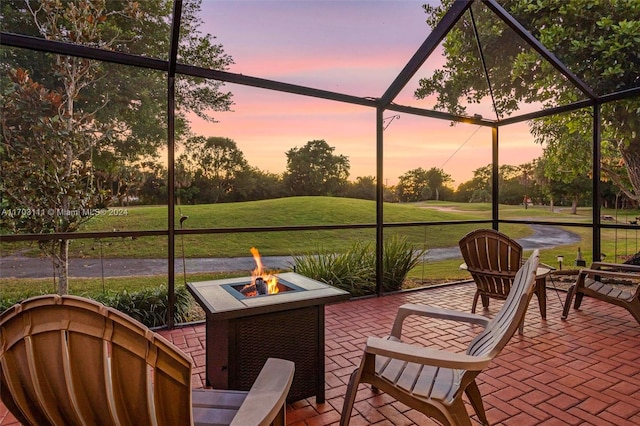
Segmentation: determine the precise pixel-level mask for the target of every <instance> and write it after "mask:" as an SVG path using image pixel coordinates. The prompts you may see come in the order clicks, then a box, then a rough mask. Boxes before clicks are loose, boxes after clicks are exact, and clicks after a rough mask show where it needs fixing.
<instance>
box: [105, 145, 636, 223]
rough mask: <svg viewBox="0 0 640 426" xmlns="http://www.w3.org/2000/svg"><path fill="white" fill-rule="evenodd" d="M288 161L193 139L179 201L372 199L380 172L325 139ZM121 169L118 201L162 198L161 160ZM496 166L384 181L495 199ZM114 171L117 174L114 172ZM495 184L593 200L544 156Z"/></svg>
mask: <svg viewBox="0 0 640 426" xmlns="http://www.w3.org/2000/svg"><path fill="white" fill-rule="evenodd" d="M285 155H286V157H287V168H286V170H285V172H283V173H279V174H278V173H271V172H265V171H262V170H260V169H258V168H256V167H252V166H251V165H250V164H249V163H248V161H247V160H246V158H245V156H244V153H243V152H242V151H241V150H240V149H239V148H238V146H237V144H236V142H235V141H233V140H232V139H229V138H224V137H209V138H204V137H202V136H197V137H192V138H190V139H189V140H188V141H187V143H186V145H185V149H184V152H183V153H182V154H181V155H179V156H178V159H177V162H176V168H175V186H176V202H177V204H209V203H228V202H237V201H254V200H262V199H270V198H280V197H291V196H336V197H349V198H360V199H365V200H375V198H376V178H375V177H374V176H358V177H356V178H355V180H349V176H350V163H349V158H348V157H346V156H344V155H340V154H338V153H336V148H335V147H332V146H330V145H329V144H328V143H327V142H326V141H325V140H312V141H308V142H307V143H306V144H305V145H304V146H302V147H300V148H298V147H295V148H291V149H290V150H288V151H287V152H286V153H285ZM120 172H121V174H118V176H117V179H113V180H112V181H111V182H110V183H109V184H110V186H111V194H112V197H113V202H115V203H119V204H130V203H132V202H134V203H141V204H165V203H166V202H167V201H168V200H167V177H166V176H167V172H166V168H164V167H162V166H161V165H159V163H153V164H149V163H147V164H146V165H145V167H144V168H135V167H129V168H121V169H120ZM492 173H493V172H492V165H491V164H487V165H486V166H484V167H480V168H478V169H476V170H474V171H473V177H472V178H471V179H470V180H468V181H466V182H463V183H461V184H460V185H459V186H458V187H457V188H454V187H453V186H452V183H453V180H452V178H451V175H449V174H448V173H446V172H445V171H444V170H442V169H441V168H437V167H431V168H429V169H425V168H422V167H419V168H416V169H412V170H408V171H407V172H405V173H404V174H402V175H401V176H398V183H397V184H396V185H393V186H387V185H384V201H386V202H419V201H428V200H440V201H456V202H465V203H466V202H469V203H473V202H491V197H492ZM114 177H115V176H112V178H114ZM602 187H603V194H602V197H603V201H604V203H605V204H606V205H612V206H613V205H614V203H615V202H616V201H621V200H625V201H626V202H628V205H633V200H631V199H629V198H627V197H625V196H624V193H622V191H620V190H619V189H617V187H616V186H615V185H614V184H613V183H612V182H611V181H605V182H602ZM498 190H499V200H498V202H499V203H501V204H510V205H518V204H522V205H524V206H525V207H527V206H528V205H530V204H538V205H542V204H544V205H549V206H550V207H551V208H553V206H554V204H555V205H564V206H571V208H572V211H573V212H574V213H575V212H576V209H577V207H578V206H581V205H582V206H584V205H590V203H591V198H592V197H591V190H592V182H591V178H590V177H589V176H588V175H587V174H585V175H583V176H580V177H579V178H576V179H574V181H573V182H572V183H571V184H567V183H565V182H564V181H562V180H556V179H553V178H549V177H548V176H547V175H546V174H545V159H544V158H543V157H541V158H537V159H534V160H533V161H531V162H528V163H524V164H520V165H507V164H504V165H501V166H500V167H499V168H498Z"/></svg>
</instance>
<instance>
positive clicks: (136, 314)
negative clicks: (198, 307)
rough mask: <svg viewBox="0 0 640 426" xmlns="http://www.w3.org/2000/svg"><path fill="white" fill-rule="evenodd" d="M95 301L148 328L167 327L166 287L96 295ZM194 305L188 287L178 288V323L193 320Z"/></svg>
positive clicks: (176, 302)
mask: <svg viewBox="0 0 640 426" xmlns="http://www.w3.org/2000/svg"><path fill="white" fill-rule="evenodd" d="M94 299H95V300H97V301H98V302H100V303H103V304H105V305H106V306H111V307H112V308H115V309H117V310H119V311H120V312H123V313H125V314H127V315H129V316H130V317H132V318H134V319H136V320H138V321H140V322H141V323H143V324H144V325H146V326H147V327H159V326H163V325H166V319H167V305H168V303H169V299H168V296H167V288H166V287H165V286H160V287H156V288H150V289H144V290H141V291H136V292H131V293H130V292H128V291H126V290H125V291H123V292H120V293H106V294H100V295H96V296H95V297H94ZM192 303H193V299H192V298H191V296H190V295H189V293H188V292H187V289H186V287H184V286H180V287H176V300H175V317H174V318H175V322H176V323H181V322H188V321H189V320H190V319H191V318H190V314H191V307H192Z"/></svg>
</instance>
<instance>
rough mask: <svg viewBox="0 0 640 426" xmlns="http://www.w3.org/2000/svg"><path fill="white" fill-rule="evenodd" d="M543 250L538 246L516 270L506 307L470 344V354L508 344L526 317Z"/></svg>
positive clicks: (484, 353) (493, 353) (482, 353)
mask: <svg viewBox="0 0 640 426" xmlns="http://www.w3.org/2000/svg"><path fill="white" fill-rule="evenodd" d="M539 257H540V255H539V252H538V250H535V251H534V252H533V254H532V255H531V256H530V257H529V259H528V260H527V262H526V263H525V264H524V265H522V267H521V268H520V269H519V270H518V272H517V273H516V277H515V279H514V281H513V286H512V289H511V292H510V293H509V295H508V296H507V299H506V300H505V301H504V304H503V305H502V308H500V311H499V312H498V313H497V314H496V316H495V317H494V318H493V319H492V320H491V321H490V322H489V324H487V326H486V328H485V329H484V331H483V332H482V333H480V334H478V335H477V336H476V337H475V338H474V339H473V340H472V341H471V343H470V344H469V347H468V348H467V354H468V355H475V356H491V357H493V356H496V355H497V354H498V353H500V351H501V350H502V349H503V348H504V347H505V345H506V344H507V342H508V341H509V339H511V336H513V333H514V332H515V331H516V329H517V328H518V325H519V324H520V322H521V321H522V320H523V318H524V315H525V312H526V310H527V305H528V304H529V299H530V298H531V296H532V294H533V290H534V286H535V281H536V270H537V269H538V263H539Z"/></svg>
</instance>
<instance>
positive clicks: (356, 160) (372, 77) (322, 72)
mask: <svg viewBox="0 0 640 426" xmlns="http://www.w3.org/2000/svg"><path fill="white" fill-rule="evenodd" d="M423 3H424V2H423V1H412V0H398V1H391V0H384V1H364V0H363V1H357V0H349V1H227V0H203V3H202V15H201V18H202V20H203V26H202V30H203V32H208V33H211V34H212V35H214V36H216V37H217V41H218V42H219V43H221V44H222V45H223V46H224V49H225V52H227V53H228V54H230V55H231V56H232V57H233V59H234V61H235V64H234V65H232V66H231V68H230V71H232V72H236V73H242V74H244V75H249V76H255V77H261V78H266V79H270V80H276V81H281V82H286V83H293V84H299V85H303V86H309V87H314V88H319V89H325V90H330V91H334V92H340V93H345V94H349V95H354V96H361V97H380V96H381V95H382V94H383V93H384V92H385V90H386V89H387V87H388V86H389V85H390V84H391V82H393V80H394V79H395V77H396V76H397V75H398V73H399V72H400V71H401V70H402V68H403V67H404V65H405V64H406V62H407V61H408V60H409V59H410V58H411V56H412V55H413V54H414V53H415V51H416V50H417V49H418V48H419V46H420V45H421V44H422V43H423V42H424V40H425V39H426V37H427V36H428V34H429V32H430V28H429V27H428V26H427V25H426V23H425V18H426V15H425V13H424V11H423V9H422V4H423ZM442 63H443V60H442V58H441V56H440V55H433V56H432V58H430V60H429V61H427V63H425V64H424V65H423V67H422V69H421V70H420V71H419V72H418V74H417V76H416V77H415V78H414V79H413V80H412V81H411V82H410V83H409V84H408V85H407V87H406V88H405V90H404V91H403V92H402V93H401V94H400V95H399V96H398V97H397V98H396V100H395V103H397V104H402V105H410V106H419V107H425V108H430V107H431V106H432V105H433V100H430V99H427V100H421V101H418V100H416V99H415V98H414V97H413V92H414V90H415V89H416V88H417V87H418V80H419V78H420V77H424V76H428V75H430V73H431V72H432V71H433V70H434V69H436V68H437V67H438V66H441V65H442ZM225 87H226V89H227V90H230V91H231V92H232V93H233V99H234V102H235V105H234V106H233V112H225V113H216V114H215V117H216V119H217V120H218V121H219V122H218V123H215V124H212V123H204V122H202V121H199V120H196V119H194V120H193V123H192V124H193V126H192V127H193V130H194V132H195V133H196V134H200V135H204V136H222V137H228V138H231V139H233V140H234V141H235V142H236V143H237V145H238V148H239V149H240V150H241V151H242V152H243V153H244V154H245V157H246V158H247V160H248V162H249V164H250V165H252V166H255V167H258V168H259V169H261V170H265V171H270V172H274V173H281V172H283V171H284V170H285V168H286V156H285V152H286V151H288V150H289V149H291V148H294V147H298V148H299V147H302V146H303V145H305V144H306V143H307V142H308V141H310V140H314V139H324V140H326V141H327V143H328V144H329V145H330V146H332V147H335V154H341V155H345V156H347V157H349V160H350V163H351V176H350V178H351V179H355V178H356V177H358V176H368V175H370V176H375V174H376V168H375V140H376V139H375V129H376V124H375V110H374V109H372V108H365V107H360V106H354V105H347V104H341V103H337V102H330V101H325V100H319V99H314V98H308V97H303V96H295V95H290V94H286V93H278V92H269V91H266V90H260V89H255V88H249V87H243V86H238V85H230V84H228V85H226V86H225ZM468 111H469V113H470V115H473V114H474V113H480V114H482V115H484V116H485V117H488V118H490V117H495V115H492V113H491V109H490V103H487V104H486V105H474V106H473V107H471V108H470V109H469V110H468ZM394 115H396V113H395V112H392V111H389V112H388V114H386V115H385V117H387V116H388V117H392V116H394ZM500 137H501V151H500V159H501V162H504V163H509V164H521V163H523V162H527V161H530V160H531V159H533V158H535V157H537V156H539V155H540V153H541V149H540V146H538V145H536V144H534V143H533V140H532V138H531V136H530V135H529V132H528V130H527V126H526V124H522V125H517V126H515V125H514V126H508V127H507V128H501V129H500ZM384 138H385V153H384V158H385V160H384V174H385V181H386V182H385V183H387V184H389V185H392V184H395V183H396V182H397V179H398V177H399V176H400V175H402V174H403V173H405V172H407V171H408V170H411V169H415V168H418V167H422V168H425V169H429V168H431V167H440V168H443V169H444V171H445V172H446V173H449V174H451V175H452V177H453V179H454V181H455V182H454V184H455V185H456V186H457V185H458V184H460V183H462V182H464V181H466V180H468V179H470V178H471V177H472V176H473V173H472V172H473V170H475V169H477V168H479V167H482V166H485V165H487V164H488V163H490V162H491V131H490V130H489V129H488V128H480V129H479V126H475V125H463V124H459V125H456V126H453V127H452V126H451V125H450V123H449V122H447V121H443V120H433V119H427V118H423V117H412V116H410V115H407V114H401V115H400V118H399V119H394V120H393V121H392V122H390V123H389V126H388V128H387V129H386V130H385V134H384Z"/></svg>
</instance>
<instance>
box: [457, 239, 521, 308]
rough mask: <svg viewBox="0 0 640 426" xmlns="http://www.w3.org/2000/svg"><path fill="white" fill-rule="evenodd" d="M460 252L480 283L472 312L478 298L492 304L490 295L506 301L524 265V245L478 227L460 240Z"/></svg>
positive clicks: (483, 302) (473, 275)
mask: <svg viewBox="0 0 640 426" xmlns="http://www.w3.org/2000/svg"><path fill="white" fill-rule="evenodd" d="M458 244H459V246H460V252H461V253H462V258H463V259H464V262H465V264H466V266H467V270H468V271H469V273H471V277H473V280H474V281H475V282H476V286H477V290H476V294H475V295H474V296H473V305H472V306H471V312H472V313H475V312H476V305H477V304H478V297H480V298H482V306H484V307H485V308H487V307H489V298H491V297H492V298H494V299H499V300H505V299H506V298H507V295H508V294H509V290H511V285H512V283H513V280H514V278H515V276H516V272H517V271H518V269H520V266H521V265H522V246H521V245H520V244H519V243H518V242H517V241H516V240H514V239H512V238H509V237H508V236H507V235H505V234H503V233H501V232H498V231H496V230H493V229H477V230H475V231H471V232H469V233H468V234H467V235H465V236H464V237H462V239H461V240H460V241H459V243H458Z"/></svg>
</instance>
